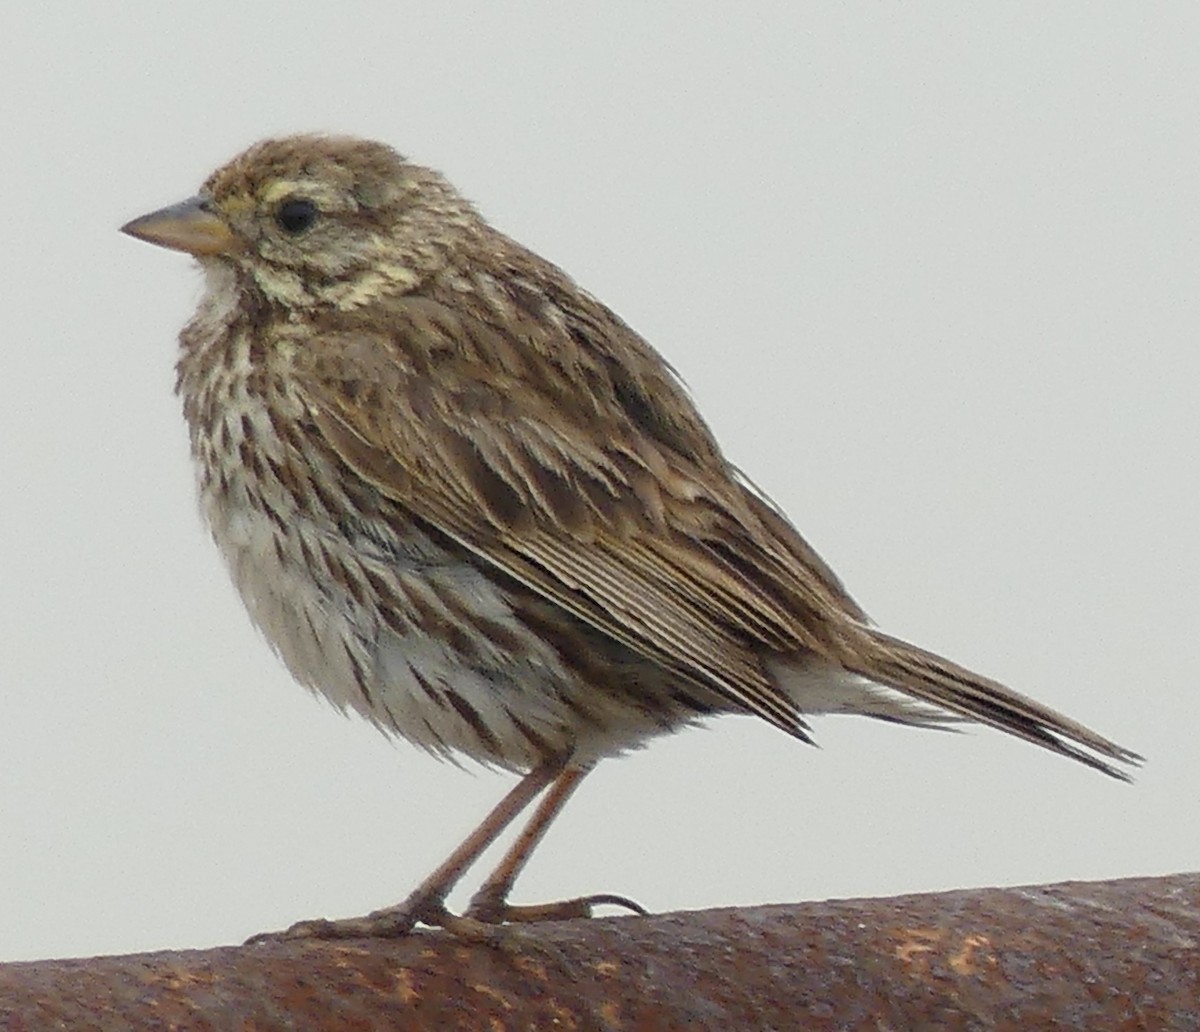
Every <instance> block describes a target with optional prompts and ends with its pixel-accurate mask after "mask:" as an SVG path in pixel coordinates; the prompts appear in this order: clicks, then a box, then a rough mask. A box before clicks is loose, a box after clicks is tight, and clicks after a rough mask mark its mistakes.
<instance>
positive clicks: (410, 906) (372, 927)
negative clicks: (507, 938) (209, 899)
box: [246, 897, 487, 946]
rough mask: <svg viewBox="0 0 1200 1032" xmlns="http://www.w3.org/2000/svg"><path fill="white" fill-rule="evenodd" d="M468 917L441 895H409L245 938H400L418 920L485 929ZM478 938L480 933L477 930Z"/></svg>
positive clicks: (465, 930)
mask: <svg viewBox="0 0 1200 1032" xmlns="http://www.w3.org/2000/svg"><path fill="white" fill-rule="evenodd" d="M467 921H468V919H467V918H461V917H457V916H456V915H454V914H451V913H450V912H449V911H448V910H446V908H445V906H444V905H443V903H442V901H441V900H440V899H434V900H427V899H414V898H412V897H410V898H409V899H406V900H405V901H404V902H403V903H398V904H396V906H394V907H384V908H383V909H382V910H373V911H371V913H369V914H367V915H365V916H364V917H343V918H339V919H337V920H333V921H331V920H328V919H326V918H323V917H319V918H316V919H314V920H311V921H297V922H296V923H295V924H294V925H292V926H291V927H290V928H285V929H283V930H282V931H279V932H259V933H258V934H257V935H252V936H251V937H250V938H249V939H247V940H246V945H247V946H249V945H251V944H253V943H261V942H282V941H287V940H294V939H398V938H401V937H403V936H405V935H408V934H409V932H411V931H412V930H413V929H414V928H415V927H416V926H417V925H418V924H426V925H430V926H432V927H438V928H447V929H449V930H450V931H454V932H455V933H456V934H460V935H463V937H464V938H470V937H471V936H470V935H468V934H466V933H468V932H469V931H472V930H474V926H475V925H478V926H479V929H486V927H487V926H486V925H484V924H482V923H481V922H478V921H473V922H470V924H466V923H464V922H467ZM476 937H477V938H478V937H479V936H478V934H476Z"/></svg>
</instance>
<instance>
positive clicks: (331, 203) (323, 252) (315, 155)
mask: <svg viewBox="0 0 1200 1032" xmlns="http://www.w3.org/2000/svg"><path fill="white" fill-rule="evenodd" d="M121 228H122V230H123V232H125V233H128V234H129V235H131V236H134V237H137V238H138V239H141V240H145V241H148V242H149V243H152V244H158V245H159V246H162V247H169V248H172V249H174V250H178V251H186V252H188V253H189V254H192V255H195V256H196V257H197V258H198V259H199V260H200V262H201V264H203V265H207V266H209V267H212V266H213V265H216V266H220V267H222V268H225V269H227V268H229V267H230V266H232V267H234V269H236V271H237V272H238V273H239V274H240V277H239V278H241V279H242V280H243V282H245V281H246V280H247V279H248V280H250V281H251V282H252V283H253V285H254V287H255V288H257V290H258V291H259V292H260V293H261V294H262V295H263V297H264V298H265V299H266V300H268V301H270V302H274V303H277V304H280V305H284V306H286V307H288V308H289V309H292V310H296V309H313V308H319V307H335V308H339V309H342V310H348V309H352V308H357V307H360V306H362V305H364V304H368V303H370V302H371V301H372V300H374V299H376V298H378V297H381V296H389V295H394V294H398V293H404V292H407V291H410V290H413V289H414V288H416V287H418V286H419V285H420V284H421V283H422V282H423V281H424V280H426V279H427V278H428V277H429V276H431V275H434V274H436V273H437V272H439V271H441V270H442V269H443V268H445V267H446V265H447V264H448V262H449V256H450V255H452V254H453V253H455V252H456V251H457V250H458V249H460V248H461V247H462V245H463V243H464V242H465V238H471V237H476V238H477V237H478V236H479V235H480V234H481V233H482V232H483V231H484V229H485V227H484V224H483V222H482V220H481V219H480V218H479V216H478V215H477V214H476V212H475V210H474V209H473V207H472V206H471V205H470V203H469V202H467V201H466V200H465V199H464V198H463V197H462V196H461V195H460V194H459V193H458V192H457V191H456V190H455V189H454V188H453V187H452V186H451V185H450V184H449V183H448V182H447V181H446V180H445V179H444V178H443V177H442V176H441V175H439V174H438V173H436V172H433V171H431V170H430V169H426V168H422V167H421V166H419V165H414V164H412V163H410V162H408V161H406V160H405V159H404V158H402V157H401V156H400V155H399V154H397V153H396V152H395V151H394V150H392V149H391V148H390V147H387V146H385V145H384V144H381V143H374V142H371V141H368V140H359V139H354V138H351V137H335V136H290V137H284V138H280V139H271V140H264V141H263V142H261V143H258V144H255V145H254V146H253V147H251V148H250V149H249V150H247V151H245V152H244V153H242V154H240V155H238V156H237V157H236V158H234V159H233V160H232V161H230V162H229V163H228V164H226V165H224V166H222V167H221V168H219V169H217V171H216V172H214V173H213V174H212V175H211V176H209V178H208V180H207V181H206V182H205V183H204V185H203V187H202V188H201V189H200V192H199V193H198V194H197V195H196V196H195V197H191V198H189V199H188V200H186V201H183V202H181V203H179V204H175V205H171V206H170V207H167V208H162V209H160V210H158V211H155V212H151V213H150V214H149V215H143V216H142V217H141V218H137V219H134V220H133V221H132V222H129V223H127V224H126V225H124V226H122V227H121ZM214 271H215V270H214Z"/></svg>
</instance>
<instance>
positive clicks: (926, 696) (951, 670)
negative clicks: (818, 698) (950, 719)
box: [843, 627, 1142, 781]
mask: <svg viewBox="0 0 1200 1032" xmlns="http://www.w3.org/2000/svg"><path fill="white" fill-rule="evenodd" d="M862 630H863V631H864V632H865V634H866V638H867V641H866V642H865V645H866V648H864V649H862V650H861V651H860V650H859V649H854V650H853V651H854V652H855V653H856V654H857V655H856V656H855V657H854V658H852V659H843V665H844V666H845V667H846V669H848V670H850V671H852V672H853V673H855V674H858V675H859V676H860V677H864V678H866V679H867V680H869V681H873V682H875V683H876V684H881V685H884V686H886V687H888V688H893V689H895V690H896V691H899V692H901V693H903V694H904V695H907V696H909V697H911V698H913V699H915V700H917V701H918V702H921V703H926V704H928V705H932V706H935V707H937V708H938V709H940V710H942V711H947V712H949V713H951V714H954V715H955V716H958V717H965V718H967V719H969V720H975V721H978V722H979V723H981V724H987V725H989V726H991V727H994V728H999V729H1000V730H1001V731H1007V732H1008V733H1009V734H1010V735H1016V736H1017V737H1018V738H1024V739H1025V741H1027V742H1033V743H1034V744H1035V745H1040V746H1042V747H1043V748H1045V749H1049V750H1050V751H1051V752H1056V753H1058V754H1059V755H1060V756H1069V757H1070V758H1071V759H1073V760H1078V761H1079V762H1080V763H1084V764H1087V766H1089V767H1094V768H1095V769H1096V770H1099V771H1103V772H1104V773H1105V774H1108V775H1109V776H1110V777H1114V778H1119V779H1120V780H1122V781H1132V780H1133V779H1132V778H1131V777H1130V776H1129V774H1128V773H1127V772H1126V771H1125V770H1123V769H1121V768H1120V767H1118V766H1114V764H1113V763H1110V762H1108V761H1110V760H1111V761H1115V763H1123V764H1129V765H1137V764H1139V763H1141V762H1142V757H1141V756H1139V755H1138V754H1137V753H1135V752H1130V750H1128V749H1124V748H1122V747H1121V746H1119V745H1117V744H1116V743H1115V742H1112V741H1109V740H1108V739H1107V738H1105V737H1103V736H1102V735H1098V734H1096V732H1095V731H1092V730H1091V729H1090V728H1086V727H1084V726H1083V725H1082V724H1080V723H1077V722H1076V721H1074V720H1072V719H1071V718H1070V717H1065V716H1063V715H1062V714H1061V713H1058V712H1056V711H1055V710H1052V709H1051V708H1050V707H1049V706H1043V705H1042V704H1041V703H1040V702H1035V701H1034V700H1033V699H1029V698H1026V697H1025V696H1024V695H1021V694H1019V693H1017V692H1014V691H1013V690H1012V689H1011V688H1006V687H1005V686H1004V685H1002V684H1000V683H999V682H998V681H992V680H990V679H989V678H986V677H982V676H980V675H979V674H976V673H974V672H972V671H970V670H968V669H967V668H966V667H961V666H959V665H958V664H957V663H952V662H950V660H948V659H943V658H942V657H941V656H938V655H935V654H934V653H932V652H926V651H925V650H924V649H921V648H918V647H917V646H916V645H910V644H908V642H906V641H901V640H900V639H899V638H893V637H891V636H890V635H887V634H883V633H881V632H879V631H876V630H875V629H874V628H870V627H864V628H862Z"/></svg>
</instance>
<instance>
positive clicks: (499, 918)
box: [462, 890, 649, 925]
mask: <svg viewBox="0 0 1200 1032" xmlns="http://www.w3.org/2000/svg"><path fill="white" fill-rule="evenodd" d="M598 906H615V907H625V908H626V909H627V910H630V911H632V912H633V913H635V914H640V915H642V916H643V917H645V916H647V915H648V914H649V911H648V910H647V909H646V908H645V907H643V906H641V905H640V904H638V903H635V902H634V901H633V900H631V899H629V898H628V897H626V896H615V895H612V894H611V893H604V892H602V893H597V894H596V895H594V896H577V897H576V898H575V899H564V900H559V901H558V902H556V903H537V904H532V905H517V904H513V903H509V902H508V900H506V899H504V898H502V897H498V896H495V895H493V894H492V893H489V892H487V890H483V891H480V892H477V893H476V894H475V896H474V898H473V899H472V900H471V904H470V906H468V907H467V912H466V914H465V915H464V917H463V918H462V920H468V921H476V922H478V923H481V924H484V925H499V924H525V923H530V922H533V921H572V920H575V919H576V918H581V917H591V916H592V915H593V911H594V909H595V908H596V907H598Z"/></svg>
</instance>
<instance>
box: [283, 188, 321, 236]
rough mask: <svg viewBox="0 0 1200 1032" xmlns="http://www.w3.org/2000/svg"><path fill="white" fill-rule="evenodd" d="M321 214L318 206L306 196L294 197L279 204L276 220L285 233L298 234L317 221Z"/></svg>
mask: <svg viewBox="0 0 1200 1032" xmlns="http://www.w3.org/2000/svg"><path fill="white" fill-rule="evenodd" d="M319 214H320V210H319V209H318V208H317V206H316V205H315V204H313V202H312V201H310V200H308V199H307V198H306V197H293V198H292V199H291V200H289V201H284V202H283V203H282V204H281V205H280V206H279V210H278V211H276V212H275V221H276V222H277V223H278V224H279V228H280V229H282V230H283V231H284V232H285V233H290V234H291V235H292V236H296V235H298V234H300V233H303V232H304V231H305V230H306V229H308V228H309V227H310V226H311V225H312V224H313V223H314V222H316V221H317V216H318V215H319Z"/></svg>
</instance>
